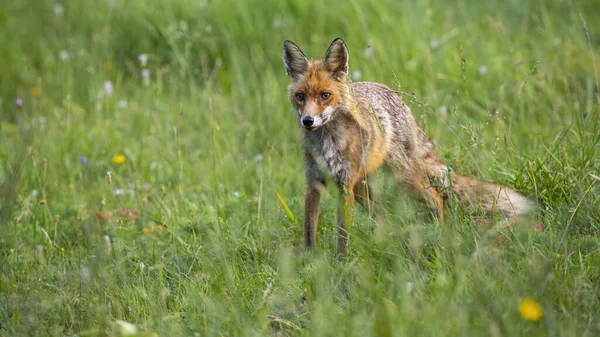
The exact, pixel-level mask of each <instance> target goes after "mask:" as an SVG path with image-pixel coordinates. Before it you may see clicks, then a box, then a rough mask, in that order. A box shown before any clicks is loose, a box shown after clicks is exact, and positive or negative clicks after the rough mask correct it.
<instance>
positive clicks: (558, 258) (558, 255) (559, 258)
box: [556, 253, 565, 260]
mask: <svg viewBox="0 0 600 337" xmlns="http://www.w3.org/2000/svg"><path fill="white" fill-rule="evenodd" d="M564 258H565V256H564V255H563V254H558V253H557V254H556V259H557V260H562V259H564Z"/></svg>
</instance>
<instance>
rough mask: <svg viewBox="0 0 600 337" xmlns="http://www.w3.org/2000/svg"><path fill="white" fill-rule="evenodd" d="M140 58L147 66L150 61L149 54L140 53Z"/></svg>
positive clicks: (141, 62)
mask: <svg viewBox="0 0 600 337" xmlns="http://www.w3.org/2000/svg"><path fill="white" fill-rule="evenodd" d="M138 60H140V64H141V65H142V67H145V66H146V64H147V63H148V55H147V54H140V55H139V56H138Z"/></svg>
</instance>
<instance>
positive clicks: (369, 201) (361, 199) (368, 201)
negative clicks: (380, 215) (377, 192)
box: [354, 177, 376, 216]
mask: <svg viewBox="0 0 600 337" xmlns="http://www.w3.org/2000/svg"><path fill="white" fill-rule="evenodd" d="M354 198H355V200H356V201H357V202H358V203H359V204H360V205H361V206H362V207H363V208H364V210H365V211H366V212H367V213H369V216H374V215H375V214H376V212H375V201H374V199H373V192H372V191H371V186H370V184H369V181H368V177H367V178H365V179H360V180H359V181H358V182H357V183H356V185H354Z"/></svg>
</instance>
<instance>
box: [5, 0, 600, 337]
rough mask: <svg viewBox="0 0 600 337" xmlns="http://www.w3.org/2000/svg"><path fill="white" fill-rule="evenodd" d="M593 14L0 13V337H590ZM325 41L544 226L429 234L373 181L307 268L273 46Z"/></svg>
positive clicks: (593, 287)
mask: <svg viewBox="0 0 600 337" xmlns="http://www.w3.org/2000/svg"><path fill="white" fill-rule="evenodd" d="M595 2H596V1H593V0H589V1H585V0H581V1H568V0H548V1H542V0H506V1H479V2H475V1H465V0H456V1H441V0H424V1H394V0H381V1H367V0H350V1H345V2H331V3H325V2H323V1H314V0H304V1H301V0H290V1H277V0H247V1H232V0H221V1H212V0H172V1H158V0H146V1H143V0H127V1H125V0H98V1H81V0H59V1H49V0H19V1H3V2H1V3H0V41H1V43H0V230H1V232H2V234H0V268H1V274H0V336H361V337H367V336H494V337H495V336H598V335H600V295H599V294H600V109H599V106H600V85H599V78H600V25H599V24H598V23H600V7H599V6H598V4H597V2H596V3H595ZM338 36H339V37H342V38H344V39H345V41H346V43H347V45H348V48H349V52H350V73H351V76H352V77H353V79H354V81H375V82H381V83H384V84H387V85H388V86H390V87H393V88H395V89H396V90H398V91H399V92H401V95H402V96H403V98H404V100H405V102H406V103H407V104H408V105H409V106H410V107H411V109H412V112H413V114H414V115H415V118H416V119H417V121H418V123H419V124H420V125H421V126H422V128H423V129H424V130H425V132H426V133H427V134H428V135H429V137H430V138H432V139H433V140H434V141H435V142H436V145H437V149H438V153H439V154H440V156H441V157H442V158H443V159H444V160H445V161H446V162H447V163H448V164H449V165H450V166H451V167H452V168H453V169H455V170H456V171H458V172H460V173H462V174H464V175H467V176H472V177H477V178H479V179H483V180H491V181H496V182H499V183H502V184H506V185H508V186H511V187H514V188H515V189H517V190H518V191H520V192H522V193H523V194H525V195H527V196H529V197H530V198H531V199H532V200H535V201H536V203H537V209H536V211H535V212H534V213H532V214H531V215H530V216H529V217H528V218H526V219H523V220H522V221H520V222H518V223H515V224H514V225H513V226H507V224H506V222H505V221H503V219H493V221H487V220H485V219H482V218H481V217H479V216H478V214H472V213H470V212H468V211H467V210H464V209H461V208H460V207H458V206H455V205H453V206H452V207H450V208H449V209H448V210H447V214H446V221H445V222H444V223H439V222H437V221H435V220H434V219H433V218H432V217H431V216H430V214H428V212H427V210H426V209H425V207H423V205H421V204H419V203H418V202H416V201H414V200H413V199H412V198H410V197H409V196H408V195H407V193H406V191H405V190H404V189H402V188H401V187H400V186H398V185H397V184H395V182H394V180H393V177H392V176H390V175H389V173H387V172H385V171H381V172H380V173H378V174H377V175H375V177H374V178H373V179H374V182H375V191H374V192H375V197H376V198H377V202H378V204H379V205H380V206H381V208H382V209H383V213H382V214H381V216H380V217H379V218H378V220H377V221H374V220H373V218H372V217H371V216H370V214H368V213H366V212H364V211H363V210H362V209H360V208H359V207H358V206H357V207H356V210H355V218H354V221H353V223H352V226H351V229H350V255H349V256H348V257H344V258H342V257H337V256H336V255H335V219H336V204H337V202H336V198H337V193H336V191H335V188H334V187H333V186H332V184H330V186H329V188H328V193H326V194H325V195H324V196H323V198H322V203H321V205H322V211H321V215H320V218H319V221H320V224H319V229H318V242H317V247H316V249H315V250H314V251H311V252H306V251H305V250H304V249H303V228H302V223H303V204H304V201H303V193H304V184H305V180H304V171H303V162H302V153H301V141H302V139H301V132H300V130H299V127H298V120H297V117H296V114H295V112H294V111H293V110H292V109H291V108H290V105H289V102H288V98H287V85H288V83H289V79H288V78H287V76H286V74H285V69H284V66H283V62H282V60H281V48H282V43H283V41H284V40H285V39H290V40H292V41H294V42H295V43H296V44H298V45H299V46H300V48H302V50H303V51H304V52H305V53H306V54H307V55H308V56H312V57H319V58H320V57H322V56H323V55H324V53H325V50H326V48H327V46H328V45H329V43H330V42H331V41H332V40H333V39H334V38H336V37H338Z"/></svg>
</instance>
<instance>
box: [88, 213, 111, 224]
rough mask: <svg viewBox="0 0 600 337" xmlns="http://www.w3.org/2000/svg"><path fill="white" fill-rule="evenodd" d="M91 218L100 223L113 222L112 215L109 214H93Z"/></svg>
mask: <svg viewBox="0 0 600 337" xmlns="http://www.w3.org/2000/svg"><path fill="white" fill-rule="evenodd" d="M92 216H93V217H94V218H95V219H97V220H99V221H100V222H101V223H105V222H112V220H113V215H112V213H111V212H95V213H94V214H93V215H92Z"/></svg>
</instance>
